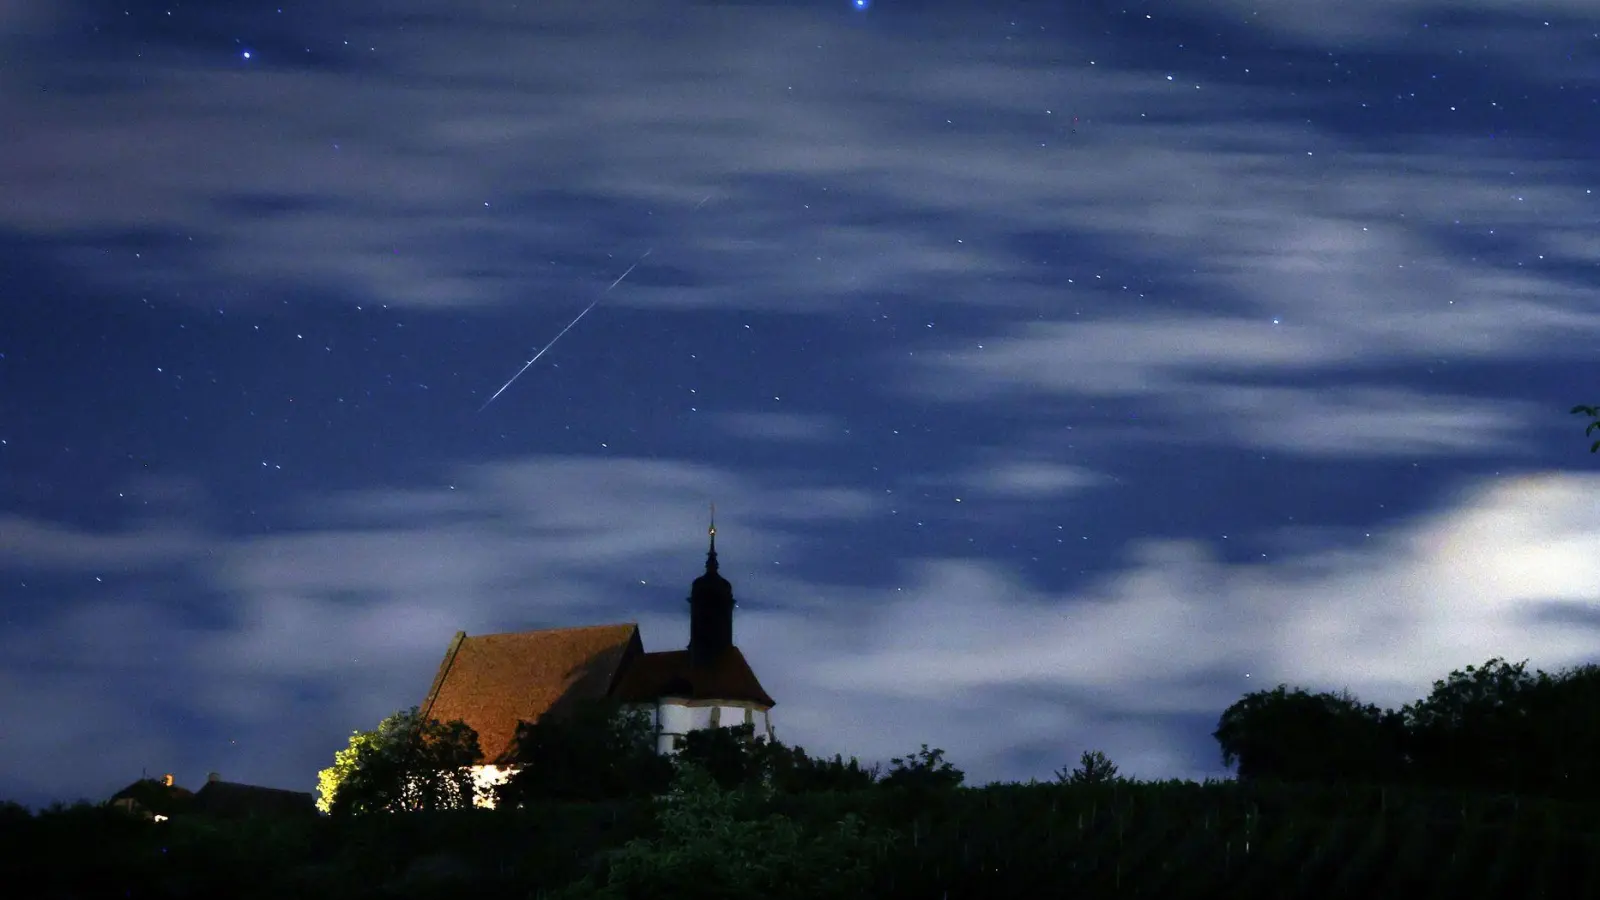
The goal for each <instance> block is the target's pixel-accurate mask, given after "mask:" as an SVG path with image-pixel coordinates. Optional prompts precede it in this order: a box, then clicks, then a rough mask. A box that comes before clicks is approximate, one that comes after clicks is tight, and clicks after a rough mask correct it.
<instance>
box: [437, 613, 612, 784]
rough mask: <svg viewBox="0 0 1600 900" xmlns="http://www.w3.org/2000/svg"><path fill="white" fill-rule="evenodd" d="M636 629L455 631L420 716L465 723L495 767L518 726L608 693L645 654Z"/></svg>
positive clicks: (596, 627)
mask: <svg viewBox="0 0 1600 900" xmlns="http://www.w3.org/2000/svg"><path fill="white" fill-rule="evenodd" d="M643 653H644V647H643V645H642V644H641V643H640V641H639V626H638V625H635V624H625V625H594V626H590V627H586V628H553V629H549V630H546V631H523V632H515V633H511V634H486V635H480V636H478V637H467V635H466V633H465V632H457V633H456V636H455V639H454V640H453V641H451V642H450V648H449V650H448V651H447V652H446V653H445V658H444V662H442V663H441V664H440V665H439V674H438V675H437V676H435V677H434V680H433V687H432V689H430V690H429V691H428V697H427V699H426V700H425V701H424V702H423V704H422V712H423V715H424V716H426V717H428V718H432V719H438V720H439V721H441V722H449V721H453V720H456V719H460V720H461V721H464V722H466V723H467V724H468V725H469V726H471V727H472V728H473V730H475V731H477V732H478V746H479V748H480V749H482V750H483V758H484V759H485V760H486V761H488V762H490V763H497V762H502V761H504V759H505V758H506V755H507V754H508V752H509V751H510V750H511V743H512V740H513V739H514V738H515V737H516V730H517V723H518V722H533V721H536V720H538V718H539V717H540V716H542V715H544V714H545V713H547V712H550V711H551V710H552V709H555V710H559V709H560V708H561V707H562V706H564V705H565V704H567V703H571V702H574V701H583V700H598V699H600V698H602V697H605V696H606V695H607V694H609V693H610V692H611V689H612V687H613V686H614V684H615V683H616V680H617V675H618V673H619V672H620V671H621V670H622V668H623V664H624V663H625V662H627V661H628V659H629V658H631V657H633V656H636V655H642V654H643Z"/></svg>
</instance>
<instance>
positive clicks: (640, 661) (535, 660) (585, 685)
mask: <svg viewBox="0 0 1600 900" xmlns="http://www.w3.org/2000/svg"><path fill="white" fill-rule="evenodd" d="M710 539H711V549H710V550H709V552H707V553H706V570H705V574H703V575H701V576H700V577H698V578H696V579H695V580H694V583H693V585H692V586H691V588H690V590H689V646H688V648H687V649H684V650H663V651H657V652H654V653H646V652H645V650H644V644H643V642H642V641H641V640H640V637H639V626H638V624H637V623H624V624H618V625H590V626H585V627H578V628H551V629H546V630H542V631H519V632H511V633H506V634H485V635H477V636H468V635H467V633H466V632H464V631H458V632H456V635H455V638H454V639H452V640H451V641H450V646H449V648H448V649H447V650H446V651H445V655H444V661H443V662H441V663H440V664H439V672H438V674H437V675H435V676H434V679H433V686H432V687H431V688H430V689H429V690H428V696H427V698H426V699H425V700H424V701H423V703H422V705H421V711H422V715H423V717H424V718H427V719H438V720H439V721H441V722H449V721H454V720H458V719H459V720H460V721H463V722H465V723H466V724H467V725H468V726H470V727H471V728H472V729H473V730H474V731H476V732H477V733H478V744H479V747H480V749H481V750H482V751H483V762H482V764H481V765H478V766H476V767H474V775H475V777H476V780H477V783H478V785H479V787H480V788H489V787H492V786H493V785H496V784H499V783H501V782H503V781H505V779H506V778H507V777H509V776H510V774H511V772H512V771H513V770H512V769H511V768H509V767H508V766H509V761H510V754H511V750H512V742H513V740H514V739H515V737H516V732H517V724H518V723H519V722H533V721H537V720H538V718H539V717H540V716H544V715H548V714H556V715H559V714H561V712H562V710H563V709H568V708H571V707H572V706H573V705H574V704H581V703H585V702H592V701H595V700H600V699H611V700H615V701H617V702H620V703H622V704H625V705H627V706H631V707H634V708H642V709H645V710H648V711H649V713H650V719H651V722H652V724H653V727H654V729H655V734H656V749H657V751H658V752H661V753H671V752H673V750H674V749H675V748H676V743H675V741H676V739H677V738H678V737H680V736H681V735H684V734H686V733H688V732H689V731H691V730H694V729H700V728H717V727H719V726H729V725H740V724H749V725H752V726H754V728H755V733H756V734H757V735H766V736H767V737H768V738H771V737H773V736H774V732H773V728H772V719H771V711H772V707H773V705H774V702H773V699H772V698H771V697H770V696H768V695H767V692H766V690H765V689H763V688H762V687H761V682H760V681H759V680H757V679H756V675H755V672H753V671H751V669H750V664H749V662H747V661H746V660H745V658H744V654H743V653H741V652H740V651H739V648H738V647H737V646H735V645H734V643H733V609H734V605H735V604H734V599H733V585H731V584H729V583H728V580H727V579H726V578H723V577H722V576H721V575H720V574H718V572H717V529H716V525H715V523H713V524H712V526H711V530H710Z"/></svg>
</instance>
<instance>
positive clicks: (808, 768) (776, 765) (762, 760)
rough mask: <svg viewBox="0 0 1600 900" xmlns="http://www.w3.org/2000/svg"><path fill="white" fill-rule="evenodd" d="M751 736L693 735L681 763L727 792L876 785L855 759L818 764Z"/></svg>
mask: <svg viewBox="0 0 1600 900" xmlns="http://www.w3.org/2000/svg"><path fill="white" fill-rule="evenodd" d="M752 731H753V728H752V726H750V725H735V726H731V727H723V728H705V729H697V730H695V731H691V732H689V733H688V734H687V735H685V736H684V737H683V738H682V739H680V741H679V744H678V755H677V758H676V759H677V762H678V763H679V764H680V766H681V765H682V764H693V765H697V766H699V767H701V768H702V769H704V770H705V771H706V772H707V773H708V774H709V775H710V776H711V777H712V778H713V779H714V780H715V781H716V782H717V784H718V785H720V786H721V787H723V788H725V789H728V788H737V787H744V786H749V785H755V784H762V785H766V786H769V787H771V788H772V789H773V790H775V791H777V792H779V793H784V794H799V793H809V792H815V791H849V790H858V789H861V788H865V787H869V786H871V785H872V783H873V782H874V781H876V780H877V776H878V773H877V770H876V768H866V767H863V766H862V765H861V764H860V762H858V761H857V760H856V759H855V758H853V757H852V758H851V759H850V761H849V762H846V761H845V760H844V758H843V756H842V755H839V754H835V755H834V757H833V759H826V758H815V759H814V758H812V757H810V756H808V755H807V754H806V751H805V748H803V747H788V746H785V745H784V744H781V743H779V742H778V741H775V740H769V739H767V738H765V737H759V738H752V736H751V734H752ZM947 765H948V764H947Z"/></svg>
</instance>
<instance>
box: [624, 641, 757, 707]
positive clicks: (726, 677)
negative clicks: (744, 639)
mask: <svg viewBox="0 0 1600 900" xmlns="http://www.w3.org/2000/svg"><path fill="white" fill-rule="evenodd" d="M613 696H614V697H616V699H618V700H621V701H623V702H642V701H646V700H658V699H660V698H662V697H679V698H683V699H686V700H742V701H745V702H747V703H758V704H761V705H762V706H764V707H767V708H771V707H772V706H774V705H776V704H774V702H773V700H772V698H771V697H769V696H767V692H766V691H765V690H764V689H762V687H761V682H760V681H758V680H756V673H755V672H753V671H751V669H750V664H749V663H748V662H746V661H745V658H744V654H743V653H741V652H739V648H738V647H729V648H728V649H727V650H724V651H723V652H722V653H720V654H719V655H718V656H717V658H716V659H714V660H713V661H712V662H711V664H710V665H708V666H702V667H698V668H697V667H695V666H693V665H692V664H691V663H690V660H689V651H687V650H667V651H664V652H660V653H644V654H640V655H639V656H638V657H636V658H635V659H634V660H633V661H632V662H631V663H629V665H628V668H627V671H625V672H624V673H623V675H622V680H621V681H620V682H619V683H618V684H617V689H616V691H615V692H614V693H613Z"/></svg>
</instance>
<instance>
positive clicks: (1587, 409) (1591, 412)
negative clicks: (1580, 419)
mask: <svg viewBox="0 0 1600 900" xmlns="http://www.w3.org/2000/svg"><path fill="white" fill-rule="evenodd" d="M1579 414H1582V415H1585V416H1588V417H1589V418H1591V419H1594V421H1593V422H1590V423H1589V427H1588V428H1585V429H1584V430H1583V433H1584V435H1585V436H1587V435H1591V434H1593V433H1595V432H1596V431H1600V406H1582V405H1579V406H1574V407H1573V408H1572V415H1575V416H1576V415H1579ZM1589 452H1590V453H1597V452H1600V441H1595V442H1594V443H1592V444H1590V445H1589Z"/></svg>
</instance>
